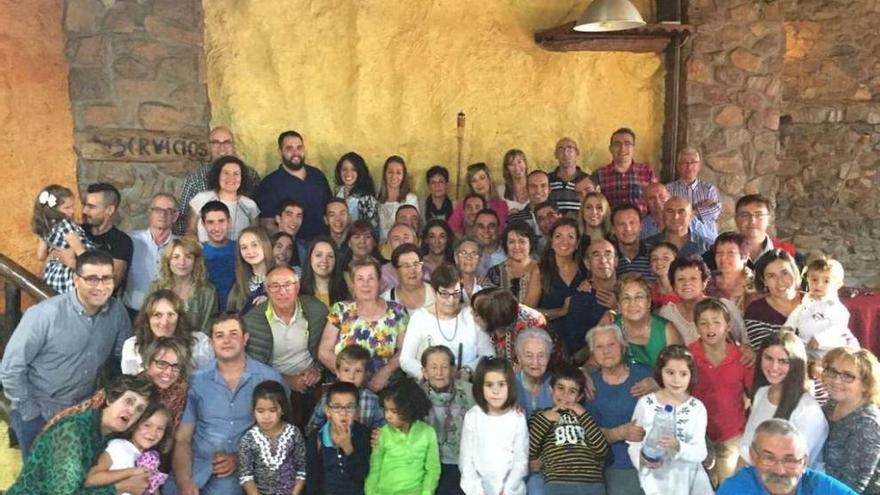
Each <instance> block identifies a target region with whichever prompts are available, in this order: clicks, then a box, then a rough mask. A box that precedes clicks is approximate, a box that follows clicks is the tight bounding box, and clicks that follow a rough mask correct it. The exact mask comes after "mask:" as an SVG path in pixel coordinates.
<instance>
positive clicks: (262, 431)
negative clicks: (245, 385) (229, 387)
mask: <svg viewBox="0 0 880 495" xmlns="http://www.w3.org/2000/svg"><path fill="white" fill-rule="evenodd" d="M252 405H253V410H254V419H255V420H256V424H255V425H254V426H253V427H251V429H249V430H248V431H247V432H245V434H244V436H242V437H241V442H240V443H239V449H238V478H239V480H240V482H241V486H242V488H243V489H244V492H245V493H246V494H247V495H291V494H293V495H299V494H300V493H302V491H303V488H304V487H305V483H306V450H305V449H306V446H305V441H304V440H303V436H302V433H300V432H299V430H298V429H297V428H296V426H293V425H292V424H290V423H288V422H287V418H288V417H289V411H290V406H289V404H288V402H287V394H286V393H285V392H284V387H282V386H281V384H280V383H278V382H276V381H274V380H267V381H264V382H261V383H260V384H258V385H257V386H256V387H254V393H253V399H252Z"/></svg>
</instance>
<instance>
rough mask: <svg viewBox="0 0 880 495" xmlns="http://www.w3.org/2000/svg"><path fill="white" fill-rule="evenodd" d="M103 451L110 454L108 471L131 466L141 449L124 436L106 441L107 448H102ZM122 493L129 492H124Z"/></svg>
mask: <svg viewBox="0 0 880 495" xmlns="http://www.w3.org/2000/svg"><path fill="white" fill-rule="evenodd" d="M104 452H107V455H109V456H110V471H118V470H120V469H128V468H133V467H134V462H135V461H136V460H137V458H138V456H139V455H141V451H140V450H138V448H137V447H135V446H134V444H133V443H131V442H130V441H128V440H126V439H124V438H114V439H113V440H110V441H109V442H107V448H106V449H104ZM122 495H131V494H129V493H127V492H126V493H123V494H122Z"/></svg>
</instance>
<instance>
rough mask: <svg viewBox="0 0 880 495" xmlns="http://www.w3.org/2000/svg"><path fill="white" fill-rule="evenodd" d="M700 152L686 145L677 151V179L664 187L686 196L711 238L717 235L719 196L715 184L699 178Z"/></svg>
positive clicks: (674, 194)
mask: <svg viewBox="0 0 880 495" xmlns="http://www.w3.org/2000/svg"><path fill="white" fill-rule="evenodd" d="M701 167H702V161H701V160H700V152H699V151H697V150H696V148H691V147H687V148H684V149H682V150H681V151H679V152H678V163H677V164H676V170H677V171H678V180H676V181H673V182H670V183H669V184H666V189H667V190H668V191H669V193H670V194H672V195H673V196H680V197H682V198H687V199H688V201H690V203H691V206H692V207H693V209H694V218H696V219H697V220H699V221H700V222H701V223H703V224H704V225H706V227H707V228H708V229H709V231H710V232H711V234H712V236H711V239H713V240H714V239H715V236H717V235H718V227H717V225H716V222H717V221H718V215H720V214H721V196H720V195H719V194H718V188H717V187H715V184H712V183H710V182H706V181H704V180H700V178H699V175H700V168H701Z"/></svg>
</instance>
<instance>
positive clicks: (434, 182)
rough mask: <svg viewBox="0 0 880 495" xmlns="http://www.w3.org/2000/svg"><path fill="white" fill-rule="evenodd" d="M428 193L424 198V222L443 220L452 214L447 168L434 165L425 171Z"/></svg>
mask: <svg viewBox="0 0 880 495" xmlns="http://www.w3.org/2000/svg"><path fill="white" fill-rule="evenodd" d="M425 180H427V181H428V191H429V192H430V194H429V195H428V197H427V198H425V223H427V222H430V221H431V220H434V219H440V220H443V221H444V222H445V221H447V220H449V217H450V216H451V215H452V200H451V199H449V170H446V167H443V166H440V165H434V166H433V167H431V168H429V169H428V172H427V173H425Z"/></svg>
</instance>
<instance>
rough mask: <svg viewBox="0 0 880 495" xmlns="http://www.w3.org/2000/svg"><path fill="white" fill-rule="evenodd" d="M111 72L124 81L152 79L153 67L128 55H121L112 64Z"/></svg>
mask: <svg viewBox="0 0 880 495" xmlns="http://www.w3.org/2000/svg"><path fill="white" fill-rule="evenodd" d="M113 72H115V73H116V74H117V75H118V76H120V77H124V78H126V79H152V78H153V75H154V69H153V66H152V65H151V64H150V63H148V62H144V61H142V60H139V59H136V58H134V57H132V56H130V55H122V56H121V57H119V58H117V59H116V61H114V62H113Z"/></svg>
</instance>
